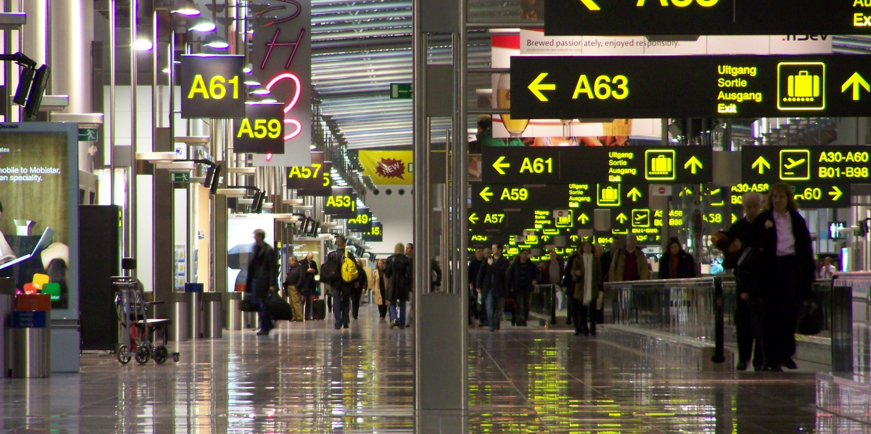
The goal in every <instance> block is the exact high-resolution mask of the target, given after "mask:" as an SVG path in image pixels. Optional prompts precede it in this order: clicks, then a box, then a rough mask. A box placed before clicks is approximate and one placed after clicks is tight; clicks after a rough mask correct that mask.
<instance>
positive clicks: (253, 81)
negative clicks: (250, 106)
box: [245, 80, 260, 87]
mask: <svg viewBox="0 0 871 434" xmlns="http://www.w3.org/2000/svg"><path fill="white" fill-rule="evenodd" d="M245 84H246V85H248V86H252V87H254V86H260V82H259V81H257V80H246V81H245Z"/></svg>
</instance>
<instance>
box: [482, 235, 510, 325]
mask: <svg viewBox="0 0 871 434" xmlns="http://www.w3.org/2000/svg"><path fill="white" fill-rule="evenodd" d="M503 248H504V245H503V244H501V243H498V244H493V257H492V258H490V260H489V261H488V263H489V266H488V267H487V271H486V274H485V275H484V287H485V288H482V289H484V290H485V291H486V293H487V301H486V303H487V322H488V323H489V324H490V331H491V332H492V331H496V330H499V329H500V328H501V327H500V323H501V322H502V311H503V310H504V309H505V293H506V291H507V290H508V268H509V267H510V265H511V264H510V263H509V262H508V260H507V259H505V257H504V256H502V249H503Z"/></svg>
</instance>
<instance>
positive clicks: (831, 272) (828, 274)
mask: <svg viewBox="0 0 871 434" xmlns="http://www.w3.org/2000/svg"><path fill="white" fill-rule="evenodd" d="M837 272H838V269H837V268H835V265H834V264H833V261H832V258H830V257H828V256H826V257H825V258H821V259H820V265H819V269H818V270H817V279H819V280H832V277H834V276H835V273H837Z"/></svg>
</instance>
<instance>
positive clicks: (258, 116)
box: [233, 103, 284, 154]
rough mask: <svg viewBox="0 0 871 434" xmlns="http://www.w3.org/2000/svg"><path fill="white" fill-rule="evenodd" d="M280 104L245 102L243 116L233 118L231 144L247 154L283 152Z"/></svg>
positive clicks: (282, 124) (282, 113) (282, 126)
mask: <svg viewBox="0 0 871 434" xmlns="http://www.w3.org/2000/svg"><path fill="white" fill-rule="evenodd" d="M283 119H284V112H283V111H282V104H259V103H255V104H251V103H249V104H246V105H245V117H244V118H242V119H234V120H233V146H234V149H235V151H236V152H239V153H249V154H267V153H273V154H282V153H284V138H283V137H282V135H283V134H284V123H283V122H282V121H283Z"/></svg>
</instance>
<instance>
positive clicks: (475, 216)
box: [469, 212, 481, 225]
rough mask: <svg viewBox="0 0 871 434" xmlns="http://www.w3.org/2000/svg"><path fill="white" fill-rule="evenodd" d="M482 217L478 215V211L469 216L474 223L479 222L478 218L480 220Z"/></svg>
mask: <svg viewBox="0 0 871 434" xmlns="http://www.w3.org/2000/svg"><path fill="white" fill-rule="evenodd" d="M480 219H481V218H480V217H478V213H476V212H473V213H472V215H470V216H469V222H470V223H472V224H473V225H474V224H476V223H478V220H480Z"/></svg>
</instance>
